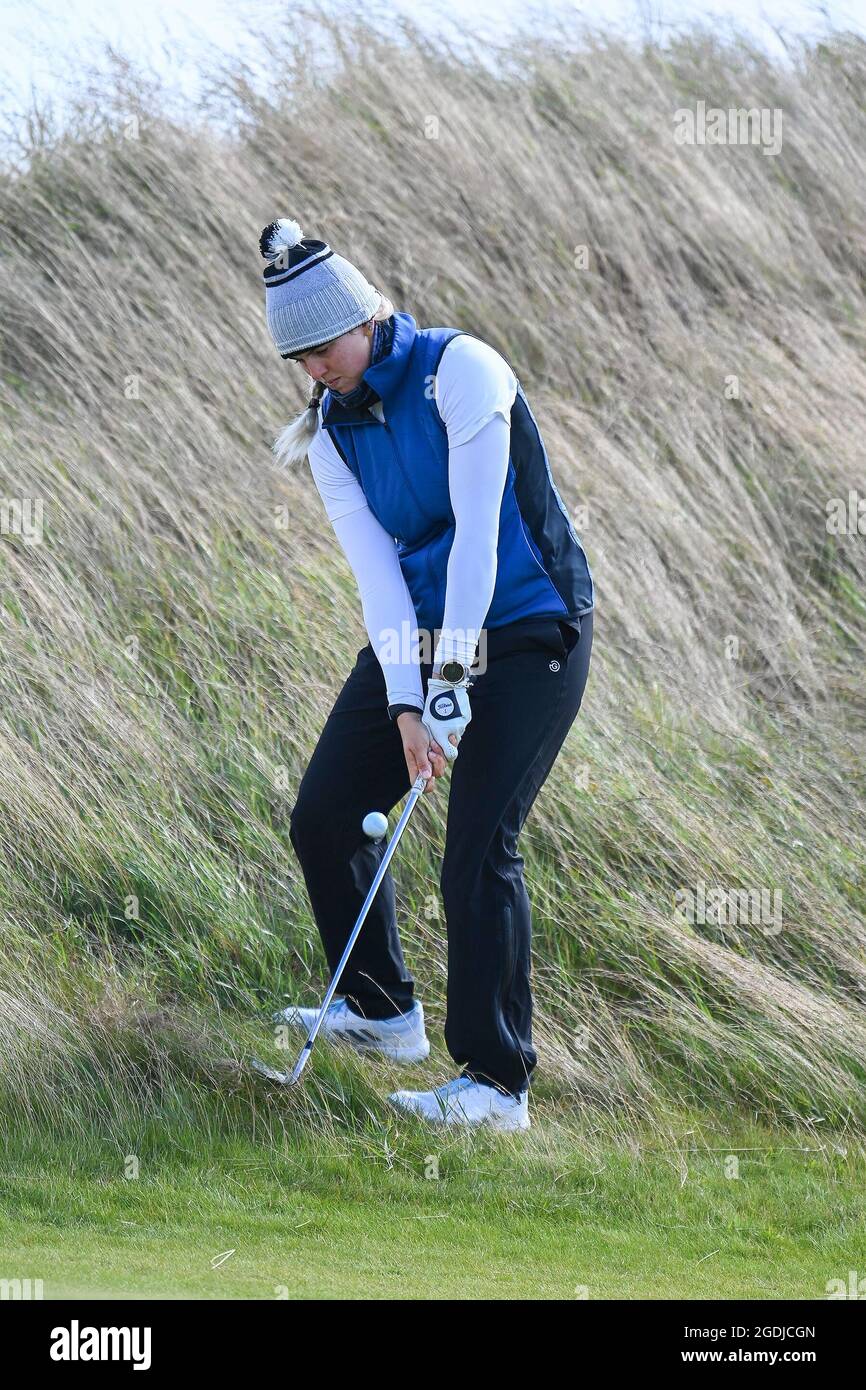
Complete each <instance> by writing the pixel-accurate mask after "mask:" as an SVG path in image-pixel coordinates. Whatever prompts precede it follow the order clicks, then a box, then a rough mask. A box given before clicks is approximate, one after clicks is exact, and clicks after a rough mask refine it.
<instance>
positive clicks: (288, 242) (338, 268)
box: [259, 217, 381, 357]
mask: <svg viewBox="0 0 866 1390" xmlns="http://www.w3.org/2000/svg"><path fill="white" fill-rule="evenodd" d="M259 250H260V251H261V253H262V255H263V257H264V258H265V260H266V261H267V262H268V264H267V265H266V266H265V269H264V281H265V310H266V313H267V319H268V328H269V329H270V331H271V336H272V338H273V340H274V342H275V343H276V346H277V351H278V352H279V354H280V356H281V357H289V356H290V354H291V353H293V352H306V350H307V349H308V348H311V347H318V345H319V344H320V343H329V342H330V341H331V340H332V338H339V336H340V334H341V333H348V332H349V330H350V329H351V328H357V327H358V325H359V324H361V323H366V322H367V320H368V319H371V318H372V317H373V315H374V314H375V312H376V310H377V309H378V307H379V301H380V298H381V296H380V294H379V291H378V290H377V289H375V288H374V287H373V286H372V285H371V284H370V283H369V281H368V280H366V279H365V278H364V276H363V275H362V274H361V272H360V270H358V269H357V267H356V266H354V265H352V263H351V261H347V260H344V258H343V257H342V256H338V255H336V253H335V252H333V251H332V250H331V248H330V246H329V245H328V243H327V242H326V241H315V240H312V239H310V238H307V237H305V236H304V234H303V232H302V231H301V228H300V225H299V223H297V222H296V221H295V220H294V219H293V218H290V217H280V218H277V220H276V221H275V222H269V223H268V225H267V227H265V229H264V231H263V232H262V234H261V236H260V237H259Z"/></svg>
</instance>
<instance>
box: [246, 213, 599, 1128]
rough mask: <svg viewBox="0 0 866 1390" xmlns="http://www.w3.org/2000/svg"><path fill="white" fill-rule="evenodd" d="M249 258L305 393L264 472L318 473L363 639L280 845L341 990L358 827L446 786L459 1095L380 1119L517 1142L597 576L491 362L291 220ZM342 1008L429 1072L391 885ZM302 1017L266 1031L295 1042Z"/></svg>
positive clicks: (500, 364) (524, 416)
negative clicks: (561, 800) (295, 467)
mask: <svg viewBox="0 0 866 1390" xmlns="http://www.w3.org/2000/svg"><path fill="white" fill-rule="evenodd" d="M260 248H261V251H262V254H263V255H264V257H265V259H266V260H267V261H268V265H267V267H266V269H265V272H264V279H265V302H266V310H267V320H268V327H269V329H270V332H271V334H272V336H273V339H274V342H275V343H276V346H277V349H278V351H279V353H280V356H281V357H283V358H288V359H291V360H292V361H297V362H300V363H301V364H302V366H303V368H304V370H305V371H306V372H307V374H308V375H309V376H310V377H311V378H312V380H313V383H314V385H313V388H312V392H311V396H310V402H309V406H308V407H307V409H306V410H305V411H304V412H303V413H302V414H301V415H300V416H298V418H297V419H296V420H295V421H293V423H292V424H290V425H288V426H287V427H286V429H284V430H283V432H282V434H281V435H280V436H279V438H278V440H277V442H276V445H275V450H276V453H277V457H278V458H279V459H280V460H281V461H282V462H284V463H287V464H297V463H299V462H301V461H302V460H303V459H304V458H305V457H309V463H310V468H311V470H312V474H313V478H314V479H315V482H316V486H317V488H318V490H319V493H320V495H321V498H322V502H323V504H324V507H325V511H326V513H327V515H328V518H329V520H330V522H331V524H332V526H333V529H334V532H335V534H336V537H337V540H338V541H339V544H340V546H341V547H342V549H343V551H344V552H345V554H346V557H347V559H348V561H349V564H350V565H351V567H352V570H353V572H354V575H355V579H356V581H357V585H358V591H359V594H360V598H361V605H362V609H363V614H364V622H365V626H366V629H367V632H368V634H369V637H370V642H369V644H368V645H367V646H366V647H364V648H363V649H362V650H361V651H360V652H359V653H358V657H357V660H356V662H355V666H354V668H353V670H352V671H351V673H350V675H349V677H348V679H347V681H346V683H345V685H344V686H343V688H342V690H341V691H340V694H339V696H338V697H337V700H336V703H335V704H334V706H333V708H332V710H331V713H330V714H329V716H328V719H327V722H326V724H325V727H324V729H323V730H322V733H321V736H320V738H319V741H318V743H317V745H316V749H315V751H314V753H313V756H312V758H311V760H310V764H309V766H308V767H307V770H306V772H305V773H304V776H303V778H302V780H301V785H300V787H299V789H298V795H297V801H296V804H295V806H294V808H293V810H292V815H291V841H292V845H293V846H294V849H295V852H296V854H297V856H298V860H299V862H300V864H301V868H302V870H303V874H304V880H305V882H306V886H307V891H308V893H309V897H310V904H311V906H312V910H313V913H314V915H315V919H316V923H317V925H318V928H319V932H320V933H321V937H322V942H323V945H324V948H325V953H326V956H327V959H328V963H329V966H330V969H331V970H332V971H333V970H334V969H335V967H336V965H337V962H338V961H339V958H340V955H341V953H342V951H343V948H344V946H345V943H346V940H347V938H348V936H349V933H350V931H351V929H352V926H353V925H354V923H355V921H356V920H357V917H358V914H359V913H360V910H361V907H362V905H363V903H364V899H365V897H366V895H367V892H368V890H369V887H370V884H371V883H372V880H373V877H374V875H375V873H376V870H377V868H378V866H379V864H380V862H381V858H382V855H383V853H384V848H385V841H384V840H380V841H378V842H372V841H369V840H367V839H366V837H365V836H364V834H363V831H362V829H361V822H362V820H363V818H364V815H365V814H366V813H367V812H368V811H370V810H374V811H381V812H384V813H385V814H387V813H388V812H389V811H390V810H391V809H392V808H393V807H394V806H395V805H396V804H397V802H398V801H400V800H401V798H403V797H404V796H405V795H406V794H407V792H408V791H409V789H410V787H411V785H412V783H413V782H414V781H415V780H416V779H417V778H418V777H419V775H421V776H428V777H429V779H430V780H429V781H428V782H427V784H426V786H425V792H429V791H431V790H432V789H433V787H434V785H435V779H436V778H438V777H441V776H442V775H443V773H444V772H445V769H446V767H447V766H448V765H449V764H451V765H452V773H451V786H450V794H449V800H448V825H447V833H446V842H445V853H444V857H443V861H442V871H441V876H440V887H441V890H442V901H443V906H444V909H445V917H446V921H447V928H448V1013H447V1021H446V1024H445V1041H446V1043H447V1046H448V1050H449V1052H450V1054H451V1056H452V1057H453V1059H454V1061H455V1063H456V1065H457V1067H458V1068H459V1075H458V1076H457V1077H456V1078H455V1079H454V1080H450V1081H448V1082H447V1083H446V1084H445V1085H442V1086H439V1087H438V1088H437V1089H436V1090H428V1091H397V1092H396V1093H395V1094H394V1095H392V1096H390V1097H389V1100H390V1102H391V1104H392V1105H394V1106H396V1107H397V1108H399V1109H402V1110H405V1111H411V1112H413V1113H415V1114H418V1115H422V1116H424V1117H426V1118H427V1119H429V1120H433V1121H437V1122H440V1123H445V1124H479V1123H487V1124H490V1125H493V1126H495V1127H496V1128H498V1129H526V1128H528V1126H529V1109H528V1102H527V1090H528V1083H529V1079H530V1076H531V1075H532V1071H533V1069H534V1067H535V1064H536V1054H535V1051H534V1049H533V1046H532V1036H531V1016H532V996H531V992H530V938H531V921H530V905H529V898H528V896H527V892H526V886H525V884H524V881H523V860H522V858H521V857H520V855H519V853H518V850H517V839H518V836H519V834H520V830H521V827H522V826H523V823H524V821H525V819H526V817H527V815H528V813H529V809H530V807H531V806H532V803H533V801H534V800H535V798H536V796H537V794H538V791H539V788H540V787H541V786H542V784H543V783H544V781H545V778H546V777H547V775H548V773H549V772H550V769H551V767H552V765H553V761H554V759H555V757H556V755H557V753H558V752H559V749H560V747H561V746H562V743H563V740H564V739H565V736H566V734H567V733H568V730H569V728H570V727H571V725H572V723H573V721H574V718H575V716H576V714H577V711H578V709H579V708H580V702H581V698H582V696H583V690H584V686H585V684H586V678H587V673H588V669H589V657H590V649H591V646H592V610H593V604H594V591H593V582H592V577H591V574H590V571H589V567H588V565H587V561H586V556H585V555H584V552H583V549H582V547H581V544H580V541H579V540H578V538H577V536H576V535H575V533H574V531H573V529H572V527H571V523H570V521H569V517H568V513H567V512H566V510H565V507H564V506H563V503H562V500H561V498H560V496H559V493H558V492H557V490H556V485H555V483H554V481H553V477H552V475H551V471H550V464H549V462H548V458H547V454H546V452H545V448H544V443H543V440H542V438H541V434H540V432H539V429H538V425H537V424H536V421H535V417H534V416H533V414H532V411H531V410H530V408H529V404H528V402H527V400H526V396H525V395H524V393H523V390H522V388H521V386H520V383H519V381H518V380H517V377H516V376H515V374H514V372H513V371H512V369H511V367H510V366H509V364H508V363H507V362H506V361H505V359H504V358H503V357H502V356H501V355H500V354H499V353H498V352H497V351H496V350H495V349H494V348H492V347H490V346H489V345H488V344H487V343H485V342H483V341H481V340H480V339H479V338H476V337H474V336H473V335H472V334H470V333H466V332H463V331H462V330H461V329H458V328H419V327H418V325H417V324H416V322H415V319H414V318H413V317H412V315H411V314H408V313H399V312H395V310H394V307H393V305H392V304H391V303H390V302H389V301H388V300H387V299H386V298H385V297H384V296H383V295H381V294H380V293H379V292H378V290H376V289H374V288H373V286H372V285H371V284H369V283H368V281H367V280H366V279H365V278H364V276H363V275H362V274H361V273H360V271H359V270H357V269H356V267H355V266H354V265H352V264H351V263H350V262H349V261H347V260H344V259H343V257H341V256H338V255H337V254H336V253H335V252H333V251H332V250H331V248H330V246H328V245H327V243H326V242H324V241H315V240H311V239H309V238H305V237H304V235H303V233H302V231H301V229H300V227H299V226H298V224H297V222H294V221H290V220H288V219H285V218H283V219H280V220H279V221H277V222H272V223H270V225H269V226H268V227H266V228H265V230H264V231H263V232H262V235H261V239H260ZM458 745H459V756H458ZM341 989H342V996H337V997H335V999H334V1002H333V1003H332V1005H331V1007H330V1009H329V1012H328V1015H327V1017H326V1018H325V1020H324V1022H323V1025H322V1032H323V1033H326V1034H327V1035H328V1036H329V1037H331V1038H333V1039H338V1038H342V1039H344V1040H345V1041H346V1042H348V1043H350V1044H352V1045H353V1046H354V1047H356V1048H358V1050H359V1051H363V1052H371V1051H372V1052H380V1053H383V1054H384V1055H385V1056H387V1057H390V1058H392V1059H395V1060H397V1061H399V1062H420V1061H422V1060H423V1059H424V1058H425V1057H426V1056H427V1055H428V1053H429V1051H430V1044H429V1042H428V1041H427V1037H426V1034H425V1030H424V1012H423V1009H422V1006H421V1003H420V1001H419V1000H417V999H415V997H414V982H413V980H412V976H411V975H410V974H409V971H408V970H407V968H406V964H405V962H404V960H403V953H402V950H401V948H400V938H399V935H398V931H397V919H396V913H395V897H394V884H393V880H392V878H391V874H390V871H389V872H388V873H387V874H386V875H385V877H384V878H383V880H382V884H381V887H380V888H379V891H378V893H377V895H376V897H375V899H374V901H373V904H372V906H371V908H370V912H369V915H368V917H367V920H366V922H365V925H364V929H363V931H362V933H361V935H360V937H359V939H358V942H357V944H356V946H355V948H354V951H353V953H352V955H351V957H350V959H349V962H348V965H347V967H346V970H345V974H344V975H343V978H342V980H341ZM315 1015H316V1011H315V1010H314V1009H302V1008H296V1007H291V1008H288V1009H286V1010H285V1011H283V1012H282V1013H280V1014H279V1015H278V1018H279V1019H281V1020H284V1021H285V1022H287V1023H290V1024H293V1025H296V1026H297V1027H299V1028H301V1029H303V1030H304V1031H307V1030H308V1029H309V1028H310V1026H311V1025H312V1023H313V1021H314V1018H315Z"/></svg>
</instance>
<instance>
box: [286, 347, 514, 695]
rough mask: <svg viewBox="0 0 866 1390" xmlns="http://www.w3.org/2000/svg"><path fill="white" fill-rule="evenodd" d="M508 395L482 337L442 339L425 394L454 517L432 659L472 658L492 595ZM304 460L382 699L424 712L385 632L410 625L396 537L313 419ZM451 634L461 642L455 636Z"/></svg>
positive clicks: (498, 363) (415, 681)
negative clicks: (355, 604)
mask: <svg viewBox="0 0 866 1390" xmlns="http://www.w3.org/2000/svg"><path fill="white" fill-rule="evenodd" d="M516 394H517V378H516V377H515V375H514V372H513V371H512V370H511V368H510V367H509V365H508V363H507V362H506V361H505V359H504V358H503V357H502V356H501V354H500V353H498V352H497V351H496V349H495V348H493V347H490V345H489V344H488V343H483V342H481V341H479V340H478V339H477V338H471V337H468V336H466V335H461V336H460V337H457V338H452V340H451V341H450V342H449V343H448V344H447V345H446V347H445V349H444V350H443V352H442V356H441V358H440V359H439V368H438V371H437V373H436V382H435V397H434V399H435V402H436V406H437V408H438V410H439V414H440V416H441V417H442V420H443V422H444V424H445V428H446V432H447V435H448V488H449V493H450V498H451V508H452V510H453V512H454V519H455V523H456V525H455V530H454V539H453V542H452V545H451V551H450V554H449V557H448V572H447V582H446V589H445V613H444V616H443V619H442V629H443V631H442V633H441V635H440V638H439V641H438V643H437V646H436V651H435V652H434V654H433V659H434V662H441V661H447V660H448V659H449V658H451V657H455V658H457V659H458V660H460V661H463V662H464V663H465V664H467V665H469V664H470V663H471V661H472V659H473V657H474V655H475V645H476V642H477V640H478V636H479V635H480V632H481V629H482V627H483V624H484V619H485V617H486V616H487V612H488V609H489V608H490V604H491V602H492V599H493V590H494V587H495V584H496V556H497V546H498V543H499V511H500V508H501V506H502V495H503V492H504V491H505V483H506V479H507V476H508V454H509V448H510V441H511V423H510V421H511V407H512V405H513V404H514V398H515V396H516ZM370 409H371V410H372V412H373V414H374V415H375V416H376V418H377V419H379V420H383V419H384V412H383V407H382V403H381V401H377V402H376V403H375V404H374V405H373V406H371V407H370ZM320 418H321V417H320ZM309 461H310V468H311V470H312V474H313V478H314V480H315V483H316V487H317V488H318V490H319V494H320V496H321V498H322V502H323V503H324V506H325V511H326V513H327V516H328V519H329V520H330V522H331V525H332V526H333V528H334V533H335V534H336V537H337V540H338V541H339V543H340V546H341V547H342V549H343V551H344V553H345V555H346V558H347V560H348V561H349V564H350V566H351V568H352V572H353V574H354V576H355V581H356V583H357V585H358V593H359V595H360V598H361V607H362V610H363V614H364V624H365V626H366V628H367V633H368V635H369V638H370V643H371V646H372V647H373V650H374V651H375V653H376V656H377V657H378V659H379V662H380V664H381V666H382V672H383V674H384V677H385V685H386V689H387V692H388V704H389V705H395V704H407V705H415V706H416V707H417V708H418V709H419V710H423V708H424V692H423V687H422V684H421V672H420V669H419V666H418V662H417V661H416V660H413V659H411V658H410V657H408V656H407V657H406V659H405V660H402V661H395V659H394V643H393V637H390V638H389V633H390V634H393V633H395V632H396V633H403V632H409V633H410V634H414V632H415V630H416V626H417V619H416V615H415V609H414V605H413V603H412V598H411V595H410V593H409V589H408V587H407V585H406V581H405V579H404V578H403V572H402V570H401V569H400V561H399V559H398V558H397V542H396V541H395V539H394V537H393V536H389V535H388V533H387V531H386V530H385V528H384V527H383V526H382V525H381V523H380V522H379V521H377V520H376V518H375V516H374V515H373V513H372V512H371V511H370V508H369V506H368V504H367V499H366V497H365V495H364V491H363V489H362V487H361V485H360V483H359V482H358V480H357V478H356V477H355V475H354V473H353V472H352V470H351V469H350V468H349V467H348V465H347V464H346V463H344V462H343V460H342V459H341V457H340V455H339V454H338V452H337V450H336V449H335V447H334V445H333V443H332V441H331V438H330V436H329V435H328V432H327V430H325V429H324V428H322V427H321V424H320V428H319V433H318V434H317V435H316V437H315V439H314V440H313V443H312V445H311V447H310V452H309ZM403 623H406V624H407V626H406V627H403V626H402V625H403ZM460 633H464V634H465V635H466V640H461V639H460V636H459V634H460ZM473 634H474V635H475V637H474V641H473V640H472V637H473ZM386 647H387V659H386V658H385V649H386Z"/></svg>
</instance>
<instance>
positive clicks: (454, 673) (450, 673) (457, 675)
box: [440, 658, 469, 685]
mask: <svg viewBox="0 0 866 1390" xmlns="http://www.w3.org/2000/svg"><path fill="white" fill-rule="evenodd" d="M468 675H469V667H468V666H464V665H463V662H462V661H457V660H456V659H454V658H452V659H451V660H450V661H443V663H442V666H441V668H440V679H441V680H443V681H447V682H448V684H449V685H465V684H466V677H467V676H468Z"/></svg>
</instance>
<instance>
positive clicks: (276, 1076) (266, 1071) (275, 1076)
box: [250, 1057, 295, 1086]
mask: <svg viewBox="0 0 866 1390" xmlns="http://www.w3.org/2000/svg"><path fill="white" fill-rule="evenodd" d="M250 1066H251V1067H252V1069H253V1071H254V1072H257V1073H258V1075H259V1076H263V1077H264V1078H265V1080H266V1081H275V1082H276V1083H277V1085H278V1086H294V1084H295V1077H294V1076H293V1075H292V1073H291V1072H290V1071H277V1069H276V1068H275V1067H269V1066H268V1065H267V1063H266V1062H262V1061H260V1060H259V1058H258V1057H251V1058H250Z"/></svg>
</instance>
